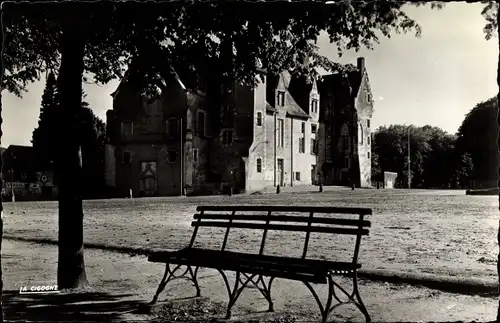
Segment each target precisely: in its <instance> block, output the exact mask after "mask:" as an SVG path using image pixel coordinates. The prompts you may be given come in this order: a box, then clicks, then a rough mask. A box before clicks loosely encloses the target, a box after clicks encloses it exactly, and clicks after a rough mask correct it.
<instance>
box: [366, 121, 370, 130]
mask: <svg viewBox="0 0 500 323" xmlns="http://www.w3.org/2000/svg"><path fill="white" fill-rule="evenodd" d="M366 126H367V127H368V128H370V119H368V120H366Z"/></svg>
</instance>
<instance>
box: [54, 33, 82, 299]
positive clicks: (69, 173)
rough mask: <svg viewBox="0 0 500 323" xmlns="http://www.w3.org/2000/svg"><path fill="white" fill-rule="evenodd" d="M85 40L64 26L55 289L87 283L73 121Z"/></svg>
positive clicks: (78, 107) (79, 97)
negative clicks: (57, 252)
mask: <svg viewBox="0 0 500 323" xmlns="http://www.w3.org/2000/svg"><path fill="white" fill-rule="evenodd" d="M84 39H85V37H84V35H81V33H80V32H79V30H78V26H74V25H73V26H72V25H66V26H65V29H64V34H63V36H62V37H61V45H60V46H61V48H60V52H61V66H60V70H59V79H58V88H59V95H60V107H59V113H60V116H61V117H60V118H59V120H60V121H59V122H60V132H59V133H61V134H62V135H61V139H60V143H59V145H58V154H57V155H58V156H57V162H56V171H57V179H58V190H59V194H58V195H59V196H58V200H59V257H58V268H57V284H58V287H59V289H65V288H80V287H83V286H85V285H86V284H87V276H86V273H85V263H84V256H83V255H84V252H83V205H82V194H81V193H82V189H81V187H82V182H81V180H82V176H81V174H82V162H81V148H80V147H81V138H80V133H79V131H78V130H79V129H78V127H77V119H78V117H79V116H80V115H81V114H80V113H79V112H80V110H81V102H82V77H83V70H84V64H83V58H84V54H85V41H84Z"/></svg>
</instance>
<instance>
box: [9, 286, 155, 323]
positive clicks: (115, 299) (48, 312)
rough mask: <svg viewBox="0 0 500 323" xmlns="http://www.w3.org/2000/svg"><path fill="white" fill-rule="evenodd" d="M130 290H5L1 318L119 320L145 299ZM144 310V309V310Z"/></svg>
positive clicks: (21, 319)
mask: <svg viewBox="0 0 500 323" xmlns="http://www.w3.org/2000/svg"><path fill="white" fill-rule="evenodd" d="M131 296H133V295H131V294H122V295H116V294H113V295H111V294H108V293H101V292H79V293H73V294H69V293H60V294H19V291H5V292H4V295H3V306H4V318H5V319H6V320H12V321H51V322H57V321H73V322H103V321H110V320H120V319H121V318H122V316H123V315H124V314H126V313H136V314H138V313H140V312H141V311H140V310H138V309H140V308H142V307H143V306H144V305H145V304H144V302H141V301H137V300H133V299H131ZM144 314H146V313H144Z"/></svg>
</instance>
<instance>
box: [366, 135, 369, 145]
mask: <svg viewBox="0 0 500 323" xmlns="http://www.w3.org/2000/svg"><path fill="white" fill-rule="evenodd" d="M366 142H367V143H368V144H370V136H367V137H366Z"/></svg>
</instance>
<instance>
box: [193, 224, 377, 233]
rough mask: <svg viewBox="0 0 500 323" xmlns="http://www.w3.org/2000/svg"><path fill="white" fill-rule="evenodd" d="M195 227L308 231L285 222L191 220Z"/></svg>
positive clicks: (339, 230) (322, 229)
mask: <svg viewBox="0 0 500 323" xmlns="http://www.w3.org/2000/svg"><path fill="white" fill-rule="evenodd" d="M191 226H193V227H215V228H227V227H231V228H240V229H261V230H264V229H267V230H280V231H299V232H306V230H308V226H306V225H285V224H265V223H263V224H260V223H244V222H232V223H229V222H217V221H204V222H198V221H193V222H191ZM310 230H311V232H317V233H336V234H350V235H358V234H361V235H368V232H369V231H368V229H352V228H335V227H320V226H314V225H313V226H311V227H310Z"/></svg>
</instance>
